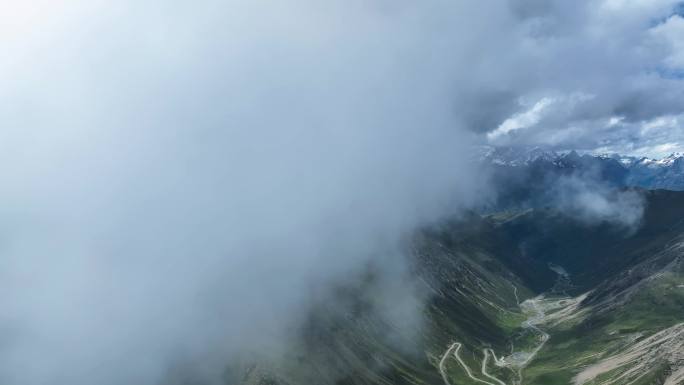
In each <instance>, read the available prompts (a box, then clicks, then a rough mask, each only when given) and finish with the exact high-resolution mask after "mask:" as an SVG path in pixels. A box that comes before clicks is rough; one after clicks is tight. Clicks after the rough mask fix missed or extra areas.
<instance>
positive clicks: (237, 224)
mask: <svg viewBox="0 0 684 385" xmlns="http://www.w3.org/2000/svg"><path fill="white" fill-rule="evenodd" d="M677 6H678V4H677V2H675V1H665V0H648V1H646V0H642V1H639V0H631V1H629V0H600V1H599V0H596V1H589V0H577V1H573V2H568V1H541V0H528V1H520V0H510V1H504V0H485V1H478V2H465V1H460V2H456V1H452V0H449V1H447V0H426V1H421V2H414V1H408V0H398V1H397V0H393V1H390V0H372V1H361V0H345V1H342V0H330V1H325V2H321V1H313V0H285V1H280V2H269V1H261V0H251V1H247V0H229V1H215V0H202V1H196V2H181V1H157V0H143V1H126V0H120V1H105V0H89V1H85V0H59V1H57V0H51V1H48V0H33V1H30V2H28V1H11V0H4V1H2V2H0V51H1V52H3V58H2V60H0V121H1V122H2V127H1V128H0V176H1V177H2V188H1V189H0V212H1V213H0V214H1V215H0V303H1V304H2V305H1V307H0V309H1V310H0V382H1V383H3V384H8V385H15V384H17V385H19V384H20V385H34V384H35V385H38V384H41V385H42V384H53V383H54V384H64V383H71V384H75V385H81V384H90V383H93V379H94V378H95V379H97V381H96V382H97V383H98V384H102V385H108V384H120V383H127V384H133V385H137V384H149V383H154V382H155V381H156V382H158V381H159V379H161V378H164V375H165V373H166V372H167V371H168V369H169V365H171V364H170V363H172V362H175V361H176V360H177V359H178V357H190V358H191V360H193V361H201V362H203V363H205V366H206V367H205V368H203V371H204V372H206V376H207V378H208V383H212V382H211V381H213V380H214V379H215V378H216V377H217V376H218V373H219V372H220V368H221V365H222V363H223V362H225V361H224V360H226V359H229V357H232V356H233V355H234V354H238V353H240V352H243V351H246V350H249V351H261V352H263V351H265V350H268V351H274V352H278V351H286V341H287V333H288V330H291V329H292V327H293V326H295V325H297V324H298V323H299V322H300V321H301V317H302V315H303V314H305V312H306V309H307V307H308V306H310V304H311V302H312V300H313V299H312V294H311V293H312V292H313V293H317V294H316V296H323V297H324V296H325V292H326V289H328V288H329V287H330V286H331V285H333V284H334V283H336V282H341V281H344V280H345V279H346V278H347V277H349V276H352V275H354V274H355V273H357V272H359V271H361V270H362V269H363V268H364V267H365V266H367V265H368V263H369V262H376V263H378V261H379V262H381V263H380V264H381V265H383V266H386V267H387V268H386V269H384V274H385V275H386V279H385V281H386V282H388V284H387V288H386V291H385V293H384V295H386V296H387V297H388V298H394V299H396V300H401V301H403V302H402V303H409V304H412V303H414V301H417V302H419V301H420V293H414V292H412V291H411V290H410V285H397V282H400V283H403V282H406V270H407V265H406V261H405V257H406V255H405V250H402V248H401V247H400V244H401V240H402V239H403V238H404V237H405V236H406V235H407V234H410V233H411V231H413V230H415V228H416V227H419V226H421V225H424V224H426V223H431V221H434V220H438V219H439V218H441V217H443V216H445V215H450V214H453V213H458V212H459V210H462V209H463V208H467V207H469V206H470V205H472V204H476V203H477V202H478V199H481V198H482V197H483V196H486V191H484V192H483V189H484V188H485V187H483V186H482V181H483V179H484V178H483V177H482V175H481V174H480V173H479V170H475V169H473V166H472V164H470V162H468V155H467V154H469V151H468V149H469V147H470V146H472V145H478V144H485V143H487V144H493V145H545V146H550V147H553V148H557V149H566V148H573V149H577V150H588V151H602V152H609V151H616V152H621V153H628V154H649V155H653V156H657V155H659V154H666V153H669V152H671V151H675V150H678V149H681V146H682V144H683V143H684V136H683V135H684V132H683V131H682V129H683V127H682V124H683V122H684V118H683V116H684V115H683V114H684V106H683V105H682V101H683V100H684V97H683V96H684V95H683V92H684V79H683V78H682V76H681V74H682V71H684V69H683V67H684V51H683V50H684V47H683V46H682V41H683V39H682V36H683V35H682V34H683V28H684V20H683V19H682V17H681V15H680V14H679V13H677V12H678V11H677V10H678V9H679V10H681V7H679V8H677ZM601 211H606V212H612V211H611V210H604V208H603V207H602V208H601ZM397 287H406V288H407V289H406V291H401V290H397ZM387 316H388V317H395V318H397V319H401V320H402V322H407V320H409V321H408V323H407V325H412V323H411V322H412V321H411V317H410V316H407V313H406V312H399V313H397V314H392V312H388V314H387ZM416 322H419V321H417V320H416ZM209 357H211V359H209Z"/></svg>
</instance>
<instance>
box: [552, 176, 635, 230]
mask: <svg viewBox="0 0 684 385" xmlns="http://www.w3.org/2000/svg"><path fill="white" fill-rule="evenodd" d="M551 196H553V200H552V204H553V205H554V207H557V208H558V209H559V210H561V211H562V212H563V213H565V214H567V215H568V216H570V217H573V218H575V219H577V220H580V221H582V222H584V223H587V224H590V225H594V224H599V223H605V222H607V223H611V224H615V225H618V226H621V227H624V228H625V229H627V230H629V231H634V230H636V229H637V228H638V227H639V225H640V224H641V219H642V217H643V213H644V209H645V202H644V199H643V197H642V196H641V194H640V193H639V192H638V191H635V190H619V189H616V188H614V187H610V186H608V185H607V184H605V183H603V182H601V181H600V180H597V179H596V178H594V177H592V176H590V175H586V174H585V175H570V176H563V177H561V178H559V179H558V181H557V182H556V184H555V185H554V186H553V189H552V192H551Z"/></svg>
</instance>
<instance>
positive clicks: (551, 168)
mask: <svg viewBox="0 0 684 385" xmlns="http://www.w3.org/2000/svg"><path fill="white" fill-rule="evenodd" d="M478 159H479V160H480V161H482V162H484V163H485V164H487V165H489V166H491V167H493V169H494V172H495V173H497V174H499V175H502V174H507V175H508V177H509V178H510V175H511V173H512V174H514V175H517V178H518V179H520V178H522V179H528V177H544V178H548V177H549V176H550V175H553V174H556V175H570V174H578V173H579V174H585V175H593V176H596V177H599V178H600V179H601V180H603V181H605V182H607V183H610V184H612V185H617V186H624V187H641V188H645V189H649V190H651V189H666V190H675V191H682V190H684V154H681V153H673V154H671V155H669V156H667V157H665V158H662V159H652V158H647V157H634V156H624V155H618V154H609V155H606V154H583V155H580V154H578V153H577V152H575V151H569V152H556V151H551V150H545V149H543V148H539V147H525V148H513V147H489V146H487V147H482V148H481V149H480V150H479V152H478Z"/></svg>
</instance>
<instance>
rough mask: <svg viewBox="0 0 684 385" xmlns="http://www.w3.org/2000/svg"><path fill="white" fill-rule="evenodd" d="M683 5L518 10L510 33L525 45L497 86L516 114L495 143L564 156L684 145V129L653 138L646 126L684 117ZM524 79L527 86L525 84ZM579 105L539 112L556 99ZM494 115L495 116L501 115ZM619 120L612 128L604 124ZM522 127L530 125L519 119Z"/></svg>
mask: <svg viewBox="0 0 684 385" xmlns="http://www.w3.org/2000/svg"><path fill="white" fill-rule="evenodd" d="M677 6H678V2H677V1H580V2H574V3H573V4H572V5H569V4H563V3H562V2H557V1H551V2H541V3H540V2H523V1H513V2H511V8H512V11H513V13H514V14H515V15H517V16H518V17H519V18H520V19H519V20H518V21H517V22H516V23H515V24H514V25H515V26H516V28H512V29H511V28H509V30H511V31H514V32H512V33H517V34H518V36H517V42H516V43H514V44H512V48H511V49H509V50H507V52H505V53H502V56H514V57H515V58H514V59H510V58H508V59H505V62H507V63H508V62H514V63H517V64H518V66H509V67H507V68H506V69H502V70H501V72H507V73H509V74H511V75H512V74H516V76H517V77H516V76H513V75H512V76H510V77H509V78H504V79H503V80H502V83H501V84H500V85H499V87H501V88H503V89H506V90H508V91H509V92H510V94H511V95H515V97H517V98H518V100H524V101H526V102H521V103H519V106H518V109H517V110H516V111H513V112H511V113H510V114H509V115H508V116H504V117H503V118H502V119H501V120H500V121H499V122H498V123H496V124H492V125H490V126H489V127H488V128H487V129H486V130H484V131H485V132H487V135H486V140H487V141H488V142H489V143H490V144H495V145H524V146H526V145H544V146H549V147H553V148H557V149H582V150H589V151H591V150H596V149H599V148H600V149H610V151H636V150H637V149H639V148H642V147H646V146H647V144H646V143H647V142H649V143H648V146H649V147H652V146H657V145H659V144H662V143H673V142H681V141H682V133H681V132H682V129H681V125H679V126H677V127H676V128H675V129H673V130H670V131H669V132H668V133H667V135H664V136H661V137H659V138H658V139H657V141H659V142H658V143H653V142H654V140H653V139H651V138H648V137H644V136H642V135H640V134H639V131H640V129H641V127H642V126H644V125H646V124H648V123H649V122H651V121H654V120H656V119H660V118H668V117H673V116H679V115H681V114H682V113H683V112H684V111H683V109H684V106H683V105H682V103H681V100H682V97H683V96H684V78H682V76H681V72H682V68H681V65H680V64H681V63H680V61H681V60H679V59H678V58H679V56H681V52H680V51H681V47H680V46H679V44H678V42H679V41H681V40H682V39H681V38H680V36H682V34H681V33H680V32H681V31H680V29H681V28H679V26H680V24H681V23H682V20H683V19H682V17H681V15H679V14H678V13H677V11H676V9H677ZM521 79H524V81H522V82H521V81H520V80H521ZM573 95H589V96H591V97H590V98H585V99H583V100H582V99H580V100H574V102H572V103H569V104H567V105H565V106H563V107H560V106H562V105H563V103H557V102H555V103H554V104H555V105H557V106H558V108H553V109H552V108H544V111H543V113H542V111H538V110H536V109H534V108H531V106H535V105H536V106H538V107H541V106H546V103H545V101H548V100H572V99H573ZM494 110H496V108H494ZM616 116H617V117H619V118H620V121H617V122H615V123H614V124H612V125H611V126H610V127H609V128H607V127H606V126H605V122H606V121H609V120H610V119H611V117H616ZM520 119H522V121H520Z"/></svg>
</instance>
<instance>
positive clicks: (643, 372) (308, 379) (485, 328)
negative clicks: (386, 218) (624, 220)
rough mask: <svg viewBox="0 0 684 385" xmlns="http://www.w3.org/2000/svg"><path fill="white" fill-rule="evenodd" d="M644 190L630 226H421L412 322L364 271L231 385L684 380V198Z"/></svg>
mask: <svg viewBox="0 0 684 385" xmlns="http://www.w3.org/2000/svg"><path fill="white" fill-rule="evenodd" d="M644 194H645V195H644V199H645V201H646V203H647V208H646V213H645V216H644V218H643V221H642V223H641V225H640V227H639V228H638V229H637V230H636V231H634V230H627V229H625V228H624V227H620V226H615V225H611V224H610V223H595V224H591V225H589V224H587V223H584V222H579V221H576V220H574V219H571V218H569V217H566V216H564V215H562V214H561V213H559V212H556V211H554V210H551V209H538V210H526V211H520V212H507V213H500V214H493V215H489V216H486V217H479V216H477V215H471V216H469V217H468V218H466V219H463V220H460V221H452V222H445V223H442V224H439V225H435V226H433V227H431V228H429V229H425V230H423V231H421V232H420V233H419V234H417V235H416V236H415V238H414V239H413V240H412V241H411V242H410V246H411V249H412V250H413V251H412V256H413V262H412V266H413V271H412V276H413V278H414V279H413V280H412V281H411V282H410V283H409V282H407V284H411V285H415V287H416V288H417V289H418V291H419V292H421V293H423V294H424V298H425V301H424V302H423V303H421V304H417V306H418V309H419V314H421V315H420V317H419V318H420V319H419V320H417V322H415V323H410V324H401V323H396V321H389V318H387V317H383V312H386V311H388V306H390V307H391V306H403V305H401V304H400V303H396V304H391V303H390V304H387V303H386V302H385V299H384V298H383V297H382V294H381V293H380V291H379V290H378V287H379V286H378V283H379V280H380V279H381V278H380V277H379V276H378V275H377V274H374V269H373V267H369V269H368V272H367V274H365V275H363V276H362V277H361V278H359V280H358V281H355V282H351V283H346V284H342V285H340V287H339V288H338V289H337V290H335V291H334V292H333V293H332V296H331V297H327V298H328V300H327V301H321V302H320V303H317V304H316V305H315V306H314V308H313V310H312V311H311V312H310V314H309V316H308V318H307V322H306V323H305V325H304V326H303V327H302V328H301V329H300V330H298V331H297V333H296V337H294V338H293V344H292V346H293V347H292V350H291V351H289V352H288V353H287V354H285V355H280V356H274V357H273V358H272V359H270V360H264V359H263V358H260V359H259V360H256V359H253V360H251V361H250V360H249V359H246V360H245V361H244V362H242V363H233V365H231V368H230V369H229V371H228V372H227V373H228V374H227V377H226V378H227V383H229V384H249V385H256V384H261V385H266V384H268V385H277V384H279V385H285V384H289V385H304V384H317V385H319V384H320V385H324V384H335V385H352V384H354V385H365V384H368V385H370V384H388V385H389V384H426V385H427V384H435V385H436V384H446V385H456V384H458V385H468V384H483V383H485V384H491V385H501V384H506V385H513V384H518V385H521V384H530V385H534V384H538V385H554V384H636V385H646V384H668V385H676V384H682V376H683V374H682V371H684V369H683V368H684V362H683V358H682V354H681V353H682V346H684V332H683V325H682V322H684V222H683V221H682V218H684V193H678V192H669V191H651V192H644ZM395 319H396V318H395Z"/></svg>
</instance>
